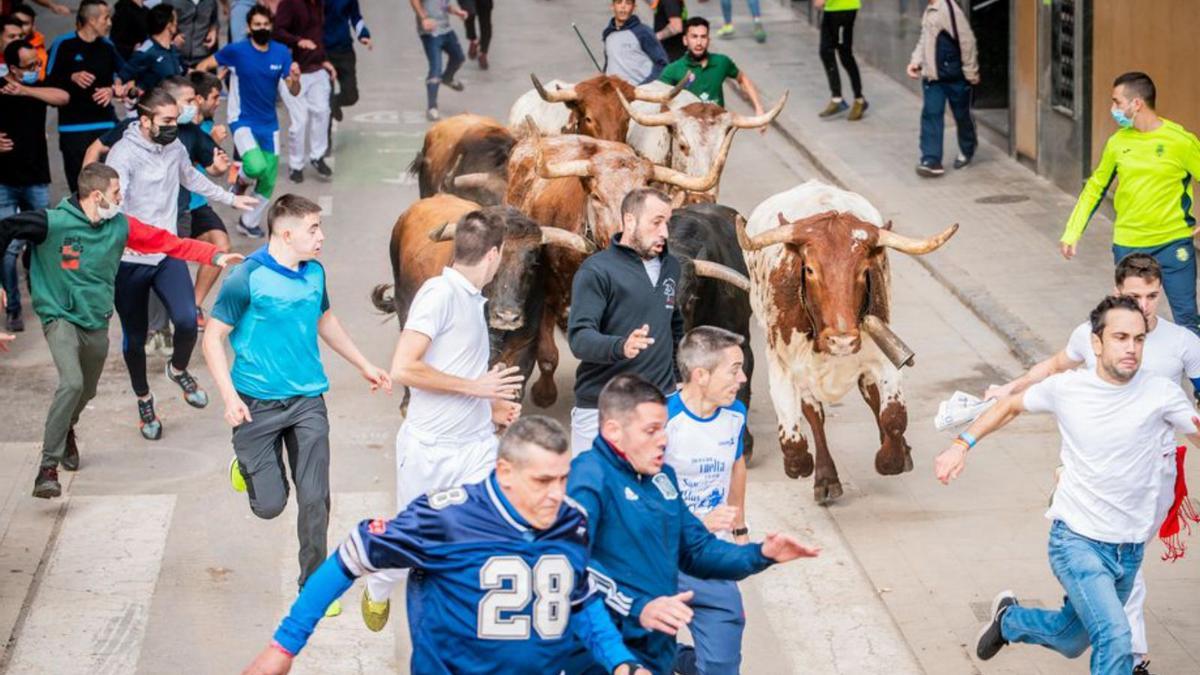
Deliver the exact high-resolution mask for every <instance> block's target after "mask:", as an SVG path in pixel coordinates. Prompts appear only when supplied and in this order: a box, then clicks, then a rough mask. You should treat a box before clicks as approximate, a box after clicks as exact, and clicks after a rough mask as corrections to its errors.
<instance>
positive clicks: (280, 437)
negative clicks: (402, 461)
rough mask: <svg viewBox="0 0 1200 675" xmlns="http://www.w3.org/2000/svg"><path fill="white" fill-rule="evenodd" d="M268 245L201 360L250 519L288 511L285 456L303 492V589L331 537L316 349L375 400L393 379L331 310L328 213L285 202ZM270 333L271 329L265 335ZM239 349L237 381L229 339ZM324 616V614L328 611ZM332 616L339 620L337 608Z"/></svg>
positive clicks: (210, 332) (321, 374)
mask: <svg viewBox="0 0 1200 675" xmlns="http://www.w3.org/2000/svg"><path fill="white" fill-rule="evenodd" d="M267 230H268V231H269V232H270V239H269V240H268V242H267V245H266V246H263V247H262V248H260V249H258V250H257V251H255V252H254V253H252V254H251V255H250V257H249V258H248V259H247V261H246V264H245V265H244V266H242V267H240V268H238V271H239V274H231V275H229V276H228V277H226V279H225V283H224V284H223V285H222V286H221V292H220V294H219V295H218V296H217V302H216V305H215V306H214V307H213V313H212V317H211V318H209V320H208V325H207V326H206V328H205V330H204V360H205V362H206V363H207V364H208V370H209V372H210V373H212V377H213V380H214V381H215V382H216V383H217V389H218V390H219V391H220V392H221V398H222V399H223V400H224V401H225V421H226V422H228V423H229V424H230V426H232V427H233V451H234V453H235V457H234V459H233V461H232V462H230V466H229V476H230V481H231V482H232V483H233V487H234V489H235V490H237V491H239V492H247V493H249V497H250V510H251V511H252V512H253V513H254V515H256V516H258V517H259V518H264V519H271V518H274V517H276V516H278V515H279V514H280V513H282V512H283V509H284V507H285V506H287V498H288V492H289V487H288V482H287V477H286V476H285V475H284V472H283V457H284V456H283V449H284V447H285V446H286V448H287V460H288V468H289V469H290V471H291V475H292V481H293V483H294V484H295V487H296V502H297V504H299V511H300V513H299V517H298V519H297V522H296V530H297V536H298V537H299V540H300V556H299V559H300V578H299V586H300V587H301V588H303V587H304V583H305V581H307V580H308V577H309V576H310V575H311V574H312V573H313V572H314V571H316V569H317V568H318V567H320V565H321V562H322V561H324V560H325V556H326V542H325V536H326V533H327V530H328V529H329V416H328V413H327V412H326V409H325V398H324V393H325V392H326V391H328V390H329V379H328V378H327V377H326V376H325V368H324V366H322V364H321V352H320V350H319V349H318V347H317V338H318V337H320V338H321V339H322V340H324V341H325V344H327V345H329V347H330V348H331V349H333V351H335V352H337V353H338V354H339V355H340V356H341V357H342V358H344V359H346V361H347V362H349V363H350V365H352V366H354V367H355V368H357V369H358V371H359V372H360V373H361V374H362V376H363V378H364V379H366V380H367V382H369V383H370V384H371V391H375V390H376V389H380V388H382V389H384V390H386V391H388V392H391V390H392V381H391V378H389V377H388V374H387V372H386V371H384V370H383V369H382V368H379V367H377V366H374V365H372V364H371V362H370V361H368V360H367V358H366V357H365V356H363V355H362V352H360V351H358V347H356V346H355V345H354V341H353V340H352V339H351V338H350V336H349V335H348V334H347V333H346V331H345V329H343V328H342V324H341V323H340V322H339V321H338V319H337V317H336V316H334V314H333V311H332V310H330V308H329V294H328V293H327V291H326V278H325V268H324V267H323V266H322V265H321V263H319V262H317V257H318V256H319V255H320V254H321V246H322V242H324V241H325V234H324V232H322V230H321V207H320V206H317V205H316V204H314V203H313V202H311V201H309V200H307V199H305V198H303V197H300V196H298V195H291V194H288V195H283V196H282V197H280V198H279V199H277V200H275V203H274V204H272V205H271V208H270V211H269V213H268V214H267ZM262 326H270V327H271V328H270V330H262V329H261V327H262ZM226 337H228V338H229V342H230V344H231V345H232V347H233V353H234V361H233V372H232V375H231V374H230V370H229V359H228V358H227V357H226V356H225V346H224V340H225V338H226ZM324 609H325V608H324V607H322V610H324ZM328 611H329V613H330V615H334V614H339V613H341V606H340V605H338V604H337V603H336V602H335V603H333V604H332V605H330V606H329V608H328Z"/></svg>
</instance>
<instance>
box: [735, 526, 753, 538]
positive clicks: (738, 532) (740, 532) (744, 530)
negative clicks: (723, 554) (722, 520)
mask: <svg viewBox="0 0 1200 675" xmlns="http://www.w3.org/2000/svg"><path fill="white" fill-rule="evenodd" d="M748 534H750V528H749V527H739V528H737V529H735V530H733V536H735V537H744V536H746V535H748Z"/></svg>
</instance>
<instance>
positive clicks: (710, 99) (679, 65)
mask: <svg viewBox="0 0 1200 675" xmlns="http://www.w3.org/2000/svg"><path fill="white" fill-rule="evenodd" d="M684 31H685V32H684V35H683V44H684V45H685V46H686V47H687V53H686V54H684V55H683V58H681V59H679V60H677V61H675V62H674V63H671V64H670V65H668V66H667V67H666V68H664V69H663V72H662V75H661V76H659V79H660V80H662V81H663V82H666V83H667V84H671V85H674V84H679V82H680V81H683V80H687V82H688V85H687V90H688V91H690V92H692V93H693V94H695V95H696V96H699V97H700V100H701V101H704V102H706V103H715V104H717V105H719V106H721V107H722V108H724V107H725V91H724V86H725V80H726V79H733V80H734V81H736V82H737V84H738V86H739V87H741V88H742V90H743V91H745V92H746V95H747V96H749V97H750V102H751V103H753V104H754V114H755V115H761V114H762V113H763V107H762V102H761V101H759V98H758V89H757V88H755V86H754V83H753V82H751V81H750V78H749V77H746V74H745V73H743V72H742V71H741V70H739V69H738V67H737V65H735V64H734V62H733V59H731V58H729V57H728V56H725V55H724V54H713V53H712V52H710V51H708V19H705V18H704V17H702V16H693V17H692V18H690V19H688V20H687V22H686V23H684ZM760 131H766V127H762V128H761V129H760Z"/></svg>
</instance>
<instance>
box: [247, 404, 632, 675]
mask: <svg viewBox="0 0 1200 675" xmlns="http://www.w3.org/2000/svg"><path fill="white" fill-rule="evenodd" d="M567 446H568V443H567V434H566V431H565V430H564V429H563V428H562V426H561V425H560V424H559V423H558V422H555V421H554V420H552V419H550V418H547V417H541V416H532V417H523V418H521V419H519V420H517V422H515V423H514V424H513V425H512V427H510V428H509V430H508V432H507V433H506V434H505V435H504V439H503V440H502V441H501V443H500V449H499V453H498V458H497V461H496V470H495V472H494V473H492V475H491V476H489V477H488V478H487V479H486V480H484V481H483V482H481V483H475V484H473V485H468V486H466V487H455V488H450V489H448V490H443V491H441V492H434V493H431V494H428V495H423V496H421V497H419V498H417V499H416V500H414V501H413V502H412V503H411V504H409V506H408V507H407V508H406V509H404V510H403V511H401V512H400V514H399V515H397V516H396V517H395V518H393V519H391V520H388V521H385V520H370V521H363V522H362V523H361V524H360V525H359V526H358V528H357V529H355V530H354V531H353V532H351V534H350V537H349V539H347V540H346V541H345V542H344V543H343V544H342V545H341V546H340V547H339V548H338V551H337V553H335V554H334V555H332V556H330V557H329V559H328V560H326V561H325V564H323V565H322V566H321V567H320V569H318V570H317V572H316V573H315V574H313V576H312V577H310V578H309V580H308V583H307V584H305V586H304V589H303V590H302V591H301V593H300V597H299V598H297V600H296V602H295V604H293V605H292V609H291V612H290V613H289V614H288V616H287V617H286V618H285V619H284V620H283V622H282V623H281V624H280V626H279V628H278V630H276V631H275V639H274V641H273V642H272V643H271V644H270V645H268V646H267V648H266V649H264V650H263V651H262V653H260V654H259V655H258V658H257V659H255V661H254V663H252V664H251V665H250V667H249V668H248V669H247V671H246V672H248V673H253V674H256V675H258V674H261V675H268V674H269V675H276V674H279V673H286V672H287V671H288V670H289V669H290V668H291V664H292V660H293V658H295V655H296V654H297V653H299V652H300V650H301V649H303V648H304V645H305V643H306V642H307V641H308V638H309V636H310V635H311V634H312V632H313V630H314V629H315V628H316V624H317V622H318V621H319V620H320V619H321V616H322V615H323V614H324V612H325V607H326V606H328V605H329V603H331V602H332V601H333V600H335V599H336V598H337V597H339V596H340V595H341V594H343V593H345V592H346V591H347V590H348V589H349V588H350V586H351V585H352V584H353V583H354V579H355V578H357V577H360V576H363V575H365V574H370V573H372V572H377V571H379V570H381V569H388V568H408V569H411V570H412V571H413V574H412V575H411V576H410V578H409V582H408V618H409V621H408V623H409V631H410V635H411V639H412V647H413V654H412V662H411V664H410V672H411V673H413V675H423V674H426V673H430V674H432V673H438V674H441V673H452V672H453V673H497V674H499V673H505V674H506V675H508V674H520V673H528V674H529V675H535V674H536V675H543V674H545V673H558V672H560V671H561V670H562V669H563V667H564V665H565V662H566V660H567V658H568V657H569V656H570V654H571V653H572V651H573V649H574V646H575V645H576V644H577V642H576V640H579V641H581V642H582V643H583V644H585V645H587V647H588V649H589V651H590V653H591V654H592V656H593V657H594V658H595V659H596V660H597V661H598V662H600V663H602V664H603V666H604V668H605V671H606V672H609V673H616V674H620V675H626V674H633V673H637V674H639V675H649V671H647V670H645V669H644V668H641V667H640V666H638V665H637V663H636V662H635V661H634V657H633V654H632V653H631V652H630V651H629V650H628V649H626V647H625V646H624V645H623V644H622V643H621V636H620V634H619V633H618V632H617V631H616V629H615V628H614V627H613V624H612V621H611V620H610V619H609V616H608V612H607V611H606V610H605V609H604V603H603V602H602V601H601V600H600V598H599V597H598V596H592V595H591V594H590V591H589V586H590V584H589V579H588V571H587V565H588V550H587V547H588V543H587V542H588V528H587V514H586V513H584V512H583V510H582V509H580V508H579V507H578V506H577V505H575V504H574V503H573V502H572V501H571V500H570V499H569V498H567V496H566V489H567V473H568V471H569V469H570V462H571V455H570V453H568V452H567Z"/></svg>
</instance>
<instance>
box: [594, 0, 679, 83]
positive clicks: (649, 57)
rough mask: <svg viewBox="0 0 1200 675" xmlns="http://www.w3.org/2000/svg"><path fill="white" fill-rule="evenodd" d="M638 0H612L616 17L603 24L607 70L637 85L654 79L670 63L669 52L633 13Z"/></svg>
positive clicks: (605, 66) (607, 73) (610, 73)
mask: <svg viewBox="0 0 1200 675" xmlns="http://www.w3.org/2000/svg"><path fill="white" fill-rule="evenodd" d="M636 5H637V0H613V3H612V12H613V18H611V19H609V21H608V25H607V26H605V27H604V32H603V33H602V39H603V41H604V73H605V74H606V75H616V76H617V77H620V78H621V79H623V80H625V81H626V82H628V83H629V84H632V85H634V86H635V87H636V86H638V85H641V84H646V83H647V82H653V81H654V80H657V79H658V76H659V75H661V74H662V71H663V68H666V67H667V53H666V52H664V51H663V48H662V45H661V44H659V43H658V39H657V38H656V37H654V31H652V30H650V27H649V26H647V25H646V24H644V23H642V20H641V19H639V18H638V15H637V14H636V13H634V10H635V8H636Z"/></svg>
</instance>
